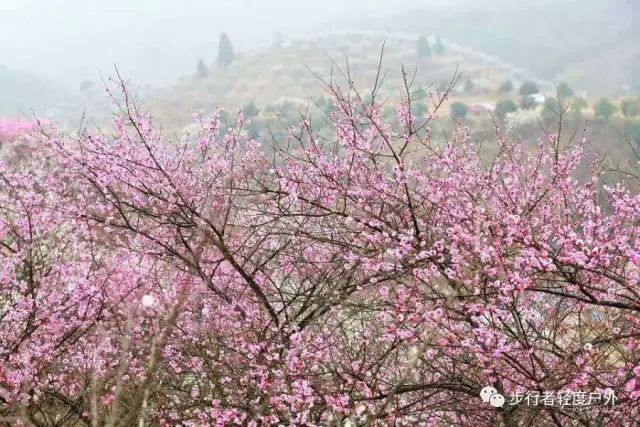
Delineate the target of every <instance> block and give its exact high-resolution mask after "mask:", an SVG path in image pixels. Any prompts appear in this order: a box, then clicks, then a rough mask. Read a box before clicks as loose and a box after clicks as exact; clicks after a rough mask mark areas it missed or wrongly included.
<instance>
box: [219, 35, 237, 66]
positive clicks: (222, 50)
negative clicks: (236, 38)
mask: <svg viewBox="0 0 640 427" xmlns="http://www.w3.org/2000/svg"><path fill="white" fill-rule="evenodd" d="M234 58H235V55H234V53H233V46H232V45H231V40H229V36H227V35H226V34H225V33H222V34H221V35H220V43H219V45H218V65H219V66H221V67H227V66H229V64H231V62H233V60H234Z"/></svg>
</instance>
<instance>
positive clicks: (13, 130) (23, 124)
mask: <svg viewBox="0 0 640 427" xmlns="http://www.w3.org/2000/svg"><path fill="white" fill-rule="evenodd" d="M32 129H33V123H31V122H28V121H25V120H16V119H6V118H1V117H0V143H3V142H7V141H12V140H14V139H15V138H17V137H19V136H21V135H24V134H25V133H27V132H29V131H31V130H32Z"/></svg>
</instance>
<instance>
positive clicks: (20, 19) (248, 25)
mask: <svg viewBox="0 0 640 427" xmlns="http://www.w3.org/2000/svg"><path fill="white" fill-rule="evenodd" d="M425 3H426V2H425ZM410 5H411V2H410V1H406V0H404V1H403V0H401V1H395V2H393V4H391V2H388V1H383V0H367V1H364V0H361V1H339V0H326V1H322V2H310V1H305V2H300V1H290V0H275V1H260V0H244V1H232V0H218V1H215V2H211V1H202V0H182V1H169V0H136V1H130V0H112V1H108V2H105V1H98V0H82V1H79V0H0V52H2V58H0V63H2V64H4V65H6V66H8V67H10V68H19V69H24V70H28V71H31V72H34V73H37V74H38V75H41V76H42V77H46V78H49V79H54V80H57V81H61V82H65V83H69V84H75V82H77V81H79V80H80V79H83V78H89V79H93V78H95V77H96V76H98V75H99V74H100V73H101V72H102V73H105V72H107V73H108V72H110V71H112V68H113V65H114V64H117V65H118V66H119V67H121V68H122V69H124V70H127V72H128V73H130V74H132V75H133V76H135V77H136V78H137V79H138V80H140V81H144V82H145V83H149V84H168V83H171V82H172V81H173V80H174V79H175V78H176V77H177V76H179V75H181V74H187V73H191V71H192V69H193V66H194V63H195V61H196V60H197V59H198V58H199V57H203V58H205V59H209V60H211V59H215V56H216V54H217V42H218V37H219V36H220V33H221V32H226V33H227V34H228V35H229V37H230V38H231V40H233V43H234V47H235V48H236V49H238V50H247V49H256V48H260V47H264V46H267V45H268V44H269V43H270V41H271V40H272V38H273V35H274V33H276V32H280V33H283V34H284V35H286V34H298V33H303V32H309V31H311V32H313V31H318V30H320V29H322V30H327V29H330V28H338V27H340V25H344V24H345V23H348V22H351V23H353V24H355V23H359V22H362V21H363V20H365V19H364V18H366V17H368V16H371V17H377V18H382V17H384V16H385V14H388V13H390V12H393V11H397V10H401V9H402V8H403V7H408V6H410Z"/></svg>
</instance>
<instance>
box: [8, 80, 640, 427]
mask: <svg viewBox="0 0 640 427" xmlns="http://www.w3.org/2000/svg"><path fill="white" fill-rule="evenodd" d="M123 89H124V88H123ZM124 95H125V96H124V97H123V99H125V103H124V104H123V105H122V109H121V115H120V116H119V117H118V118H117V119H116V123H115V126H114V130H113V132H112V134H108V133H88V132H87V133H83V134H81V135H77V136H75V137H68V136H64V135H61V134H58V133H56V132H46V133H45V134H47V135H50V136H49V137H48V139H47V140H46V141H44V142H42V143H40V144H41V146H39V150H41V151H40V154H41V155H39V156H34V157H31V158H27V159H24V160H23V161H22V162H21V163H19V164H11V165H8V164H4V163H2V162H0V179H1V180H2V185H1V186H0V359H1V362H0V417H1V418H0V419H3V420H7V422H8V423H10V424H15V425H20V424H22V425H64V423H67V424H66V425H84V424H87V425H107V426H123V427H124V426H131V425H139V424H140V423H142V424H144V423H147V425H149V424H155V425H162V426H174V425H183V426H200V425H217V426H226V425H249V426H258V425H298V426H308V425H313V426H319V425H328V424H332V425H342V424H344V425H347V424H351V425H427V426H440V425H456V426H480V425H509V426H511V425H530V424H532V423H535V424H537V425H570V424H571V423H574V422H579V423H581V424H583V425H611V426H618V425H619V426H623V425H628V423H630V422H631V421H632V420H637V419H639V418H640V412H639V411H640V409H639V408H640V405H639V400H638V399H640V392H639V391H638V390H640V387H639V384H640V377H639V373H638V366H639V365H640V353H638V351H637V348H638V346H637V343H638V340H639V339H640V289H639V288H638V286H639V283H640V269H639V268H638V260H639V259H640V255H638V254H639V253H640V196H639V195H638V194H637V192H636V191H635V190H634V189H632V188H627V187H625V186H623V185H622V184H615V185H610V186H603V185H601V183H600V181H599V175H598V174H597V173H596V172H593V173H592V174H591V176H590V178H589V179H587V180H586V181H584V180H583V181H579V180H577V179H576V178H575V176H576V171H577V170H578V168H580V167H581V165H583V164H584V162H583V159H584V152H583V151H584V146H585V144H586V141H584V140H582V141H579V142H578V143H577V144H574V145H572V146H568V147H567V148H561V147H564V145H562V144H558V143H556V142H557V141H558V140H560V139H561V138H562V137H563V136H562V135H556V136H553V137H552V138H548V139H544V140H541V141H540V143H539V145H538V147H537V148H534V149H532V150H527V149H525V145H524V143H523V142H519V141H516V142H511V141H507V140H506V139H503V138H502V137H500V140H499V141H498V144H497V146H498V153H497V156H496V157H495V158H494V159H493V160H491V161H489V162H488V161H487V160H486V159H485V158H483V156H481V154H480V153H479V152H478V147H477V146H476V144H475V143H474V141H473V140H472V138H471V136H470V135H471V132H470V130H469V129H466V128H465V129H459V130H458V131H457V132H455V133H453V136H452V137H451V138H450V139H449V140H446V141H439V140H436V139H435V138H434V137H433V136H432V135H434V134H436V132H434V133H432V131H431V129H430V128H429V127H430V126H432V125H433V123H432V122H430V121H429V120H433V119H432V117H435V114H432V115H431V116H430V118H427V119H426V120H427V123H426V124H425V126H422V128H420V127H419V126H417V118H415V117H413V116H412V115H411V112H410V111H409V110H408V108H409V107H408V104H407V103H406V102H405V103H403V104H401V105H400V107H399V108H398V110H397V114H398V117H397V118H396V119H390V120H387V119H385V118H384V117H383V114H382V106H379V105H373V106H372V105H370V104H368V103H366V102H364V101H363V100H359V99H358V98H357V97H355V98H354V96H353V94H352V92H350V93H348V94H347V93H343V92H341V91H338V90H335V91H334V103H335V106H336V110H335V113H334V114H333V115H332V116H331V117H330V127H331V129H332V132H330V134H331V137H327V136H326V135H325V134H322V133H319V132H317V131H316V130H315V128H314V127H313V126H312V123H313V122H312V120H311V119H309V118H304V119H303V120H302V121H301V124H300V126H299V128H297V129H295V130H292V131H291V132H290V133H289V134H288V141H278V142H277V143H276V144H273V145H271V146H263V144H261V143H260V141H257V140H255V139H252V138H250V137H249V136H248V135H247V133H246V132H245V131H244V129H243V125H244V118H243V117H242V116H241V115H239V116H238V117H237V119H236V122H235V124H234V123H232V124H231V126H230V127H228V128H223V126H221V124H220V120H219V117H218V116H217V115H214V116H213V117H211V118H204V117H200V118H198V123H199V125H200V126H199V131H198V132H197V134H196V135H191V137H188V138H187V137H185V138H182V139H180V140H177V141H176V140H172V139H169V138H168V137H167V136H166V135H164V134H162V132H161V131H160V129H159V127H157V126H155V125H154V123H153V121H152V119H151V117H150V116H149V115H148V114H145V113H142V112H140V111H139V110H138V109H137V107H136V106H135V105H133V104H131V103H129V101H128V100H129V99H130V98H128V97H127V96H126V95H127V92H126V91H125V92H124ZM440 96H446V94H442V95H440ZM25 126H26V125H25ZM265 145H266V144H265ZM487 385H491V386H493V387H495V388H496V389H497V390H498V391H499V392H500V393H501V394H503V395H509V394H510V393H512V392H516V391H520V390H539V391H557V390H575V391H592V390H601V389H610V390H612V391H613V392H615V394H616V397H617V403H616V406H613V407H604V406H593V407H589V408H586V409H584V410H581V411H568V410H567V411H565V409H563V408H552V407H538V408H527V407H516V406H509V405H507V406H505V407H504V408H494V407H492V406H490V405H484V404H483V402H482V400H481V399H480V398H479V392H480V390H481V389H482V388H483V387H485V386H487Z"/></svg>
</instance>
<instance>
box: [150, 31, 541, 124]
mask: <svg viewBox="0 0 640 427" xmlns="http://www.w3.org/2000/svg"><path fill="white" fill-rule="evenodd" d="M417 37H418V36H417V35H395V36H389V37H387V38H386V43H385V48H384V55H383V67H382V72H383V73H385V74H386V79H385V84H384V86H383V91H382V93H383V94H384V95H385V96H388V97H391V98H395V99H397V97H398V96H399V94H400V93H401V91H402V90H403V89H402V85H403V83H402V77H401V68H402V66H404V67H405V69H406V70H407V71H408V74H410V75H413V73H414V72H415V80H414V86H413V90H419V89H424V88H426V87H427V86H430V85H431V87H435V86H438V85H439V86H440V87H443V86H444V85H445V84H446V83H447V82H449V80H450V79H451V78H452V76H453V75H454V73H455V72H456V70H458V71H459V72H460V73H461V74H462V77H461V80H460V84H458V85H457V87H456V96H459V97H460V98H462V99H463V100H465V101H467V102H474V101H475V102H484V103H491V104H493V103H495V101H496V100H497V99H498V93H497V88H498V87H499V85H500V83H501V82H503V81H504V80H506V79H511V80H512V81H513V82H514V83H515V84H516V85H518V84H519V83H520V82H521V81H522V80H524V79H526V78H527V77H528V76H527V75H526V73H525V72H524V71H522V70H518V69H515V68H512V67H508V66H505V65H504V64H496V63H491V62H490V61H483V60H482V59H481V58H480V59H479V58H478V57H474V56H472V55H468V54H465V52H463V51H461V50H459V49H458V48H456V49H454V48H453V46H449V45H445V49H444V52H443V53H442V54H437V53H435V52H433V54H432V55H431V56H430V57H427V58H424V59H420V58H419V57H418V54H417V47H416V46H417V43H416V40H417ZM430 39H431V40H430V42H431V45H432V46H434V45H435V38H433V37H431V38H430ZM383 42H385V37H383V36H381V35H376V34H367V33H362V34H358V33H352V34H349V33H345V34H327V35H324V36H320V37H317V38H313V39H309V40H298V41H293V42H289V43H287V44H283V45H282V46H280V47H277V48H272V49H270V50H268V51H262V52H254V53H246V54H244V55H242V56H240V57H238V58H237V59H236V60H235V61H234V62H233V63H232V64H231V65H230V66H229V67H227V68H218V67H214V66H212V67H210V72H209V75H208V76H207V77H205V78H195V77H190V78H184V79H183V80H182V81H181V82H180V83H179V84H177V85H176V86H174V87H173V88H171V89H169V90H166V91H164V92H162V93H159V94H158V96H157V97H156V98H155V99H153V100H152V101H151V106H152V108H153V110H154V112H155V114H156V116H157V117H158V118H159V119H161V120H162V121H163V123H164V124H165V125H166V126H168V127H170V128H176V127H178V128H179V127H181V126H184V125H185V124H188V123H189V122H190V113H191V112H195V111H198V110H200V109H205V110H211V109H212V108H214V107H215V106H218V105H223V106H225V107H226V108H230V109H236V108H241V107H243V106H246V105H247V104H251V103H253V104H254V105H255V106H256V107H257V108H258V109H260V110H265V109H270V108H271V109H273V108H274V106H277V105H279V104H283V103H293V104H298V105H299V106H300V107H302V108H304V107H305V106H306V105H308V104H313V102H314V101H317V100H318V99H319V98H320V97H324V96H326V93H325V91H324V89H323V87H322V85H321V84H319V83H320V82H321V81H323V80H324V81H329V80H330V79H331V78H332V69H333V79H335V80H336V81H338V82H344V80H345V77H346V72H347V70H349V71H350V73H351V79H352V80H353V81H354V83H355V84H356V87H358V88H360V89H361V90H362V91H363V92H364V93H366V92H367V90H368V89H369V88H370V87H372V86H373V84H374V81H375V77H376V73H377V65H378V61H379V59H380V53H381V49H382V46H383ZM347 64H348V65H347ZM467 80H470V81H471V83H470V84H467V85H466V86H467V87H466V88H465V83H466V81H467ZM470 85H471V86H472V88H470V87H469V86H470ZM465 89H466V90H465ZM177 112H183V113H182V114H180V113H178V114H176V113H177Z"/></svg>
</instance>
